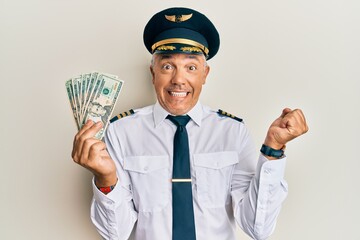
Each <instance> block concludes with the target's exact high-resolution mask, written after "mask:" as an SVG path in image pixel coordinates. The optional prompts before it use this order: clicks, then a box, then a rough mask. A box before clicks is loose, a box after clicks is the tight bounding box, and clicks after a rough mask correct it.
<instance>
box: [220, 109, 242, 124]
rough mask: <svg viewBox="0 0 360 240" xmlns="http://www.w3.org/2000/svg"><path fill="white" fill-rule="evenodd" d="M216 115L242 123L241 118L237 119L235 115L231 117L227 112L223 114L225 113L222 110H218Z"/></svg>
mask: <svg viewBox="0 0 360 240" xmlns="http://www.w3.org/2000/svg"><path fill="white" fill-rule="evenodd" d="M217 113H218V114H220V115H223V116H226V117H229V118H232V119H234V120H236V121H239V122H242V121H243V120H242V119H241V118H238V117H236V116H235V115H232V114H230V113H228V112H225V111H223V110H221V109H219V111H218V112H217Z"/></svg>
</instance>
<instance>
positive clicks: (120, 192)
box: [92, 177, 125, 207]
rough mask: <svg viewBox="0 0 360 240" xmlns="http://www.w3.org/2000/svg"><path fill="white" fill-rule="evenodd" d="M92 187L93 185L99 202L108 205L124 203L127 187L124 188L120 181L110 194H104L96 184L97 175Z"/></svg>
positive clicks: (95, 197) (96, 199)
mask: <svg viewBox="0 0 360 240" xmlns="http://www.w3.org/2000/svg"><path fill="white" fill-rule="evenodd" d="M92 187H93V193H94V199H95V201H96V202H97V203H98V204H100V205H102V206H104V207H107V206H112V205H116V206H119V205H120V204H121V203H122V199H123V198H124V191H125V189H123V188H122V186H121V185H120V184H119V183H118V184H116V186H115V187H114V189H113V190H112V191H111V192H109V193H108V194H104V193H102V192H101V191H100V190H99V189H98V188H97V186H96V185H95V177H93V179H92ZM116 206H115V207H116Z"/></svg>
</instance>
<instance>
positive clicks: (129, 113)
mask: <svg viewBox="0 0 360 240" xmlns="http://www.w3.org/2000/svg"><path fill="white" fill-rule="evenodd" d="M134 113H135V112H134V110H133V109H130V110H129V111H126V112H123V113H120V114H118V115H116V116H115V117H113V118H112V119H110V123H112V122H115V121H116V120H119V119H120V118H123V117H126V116H130V115H133V114H134Z"/></svg>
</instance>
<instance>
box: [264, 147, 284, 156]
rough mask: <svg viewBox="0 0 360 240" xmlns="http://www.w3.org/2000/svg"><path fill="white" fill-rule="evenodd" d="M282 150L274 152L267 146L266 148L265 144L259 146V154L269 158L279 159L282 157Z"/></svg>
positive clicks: (274, 150)
mask: <svg viewBox="0 0 360 240" xmlns="http://www.w3.org/2000/svg"><path fill="white" fill-rule="evenodd" d="M283 149H284V148H282V149H280V150H276V149H273V148H271V147H269V146H266V145H265V144H263V145H262V146H261V149H260V152H261V153H262V154H264V155H266V156H269V157H275V158H281V157H282V156H283V155H284V150H283Z"/></svg>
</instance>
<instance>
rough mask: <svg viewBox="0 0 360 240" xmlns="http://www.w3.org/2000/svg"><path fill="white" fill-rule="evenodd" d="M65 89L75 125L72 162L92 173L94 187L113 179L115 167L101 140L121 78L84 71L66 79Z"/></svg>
mask: <svg viewBox="0 0 360 240" xmlns="http://www.w3.org/2000/svg"><path fill="white" fill-rule="evenodd" d="M65 85H66V91H67V94H68V97H69V102H70V106H71V109H72V112H73V116H74V119H75V123H76V125H77V127H78V129H79V132H78V133H77V134H76V136H75V138H74V143H73V150H72V154H71V156H72V158H73V160H74V162H76V163H78V164H79V165H81V166H83V167H85V168H87V169H88V170H90V171H91V172H92V173H93V174H94V175H95V183H96V185H97V186H98V187H105V186H112V185H114V184H115V183H116V181H117V176H116V167H115V164H114V162H113V160H112V159H111V157H110V155H109V153H108V152H107V151H106V145H105V143H104V142H102V141H101V139H102V137H103V136H104V132H105V130H106V128H107V126H108V123H109V120H110V116H111V114H112V112H113V109H114V106H115V103H116V101H117V99H118V97H119V93H120V90H121V88H122V85H123V81H121V80H119V79H118V77H117V76H113V75H109V74H104V73H98V72H93V73H87V74H82V75H80V76H77V77H74V78H71V79H70V80H68V81H66V84H65Z"/></svg>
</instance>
